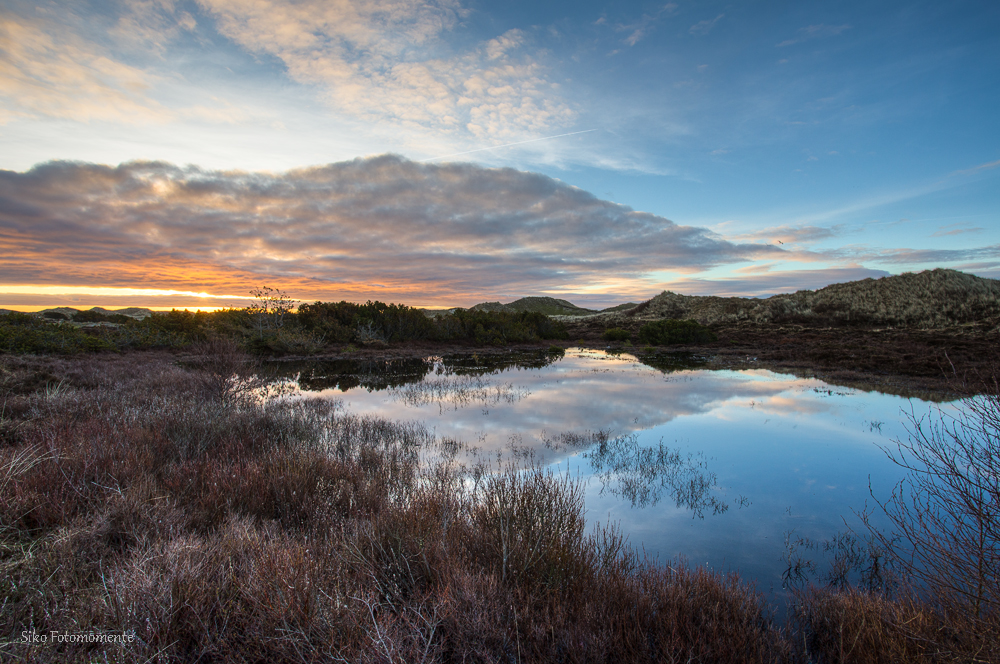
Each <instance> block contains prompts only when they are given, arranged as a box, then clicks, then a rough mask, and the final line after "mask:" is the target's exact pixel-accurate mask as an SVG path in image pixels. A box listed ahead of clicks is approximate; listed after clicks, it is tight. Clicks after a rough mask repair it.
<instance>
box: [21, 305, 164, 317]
mask: <svg viewBox="0 0 1000 664" xmlns="http://www.w3.org/2000/svg"><path fill="white" fill-rule="evenodd" d="M83 311H87V312H90V313H92V314H99V315H101V316H114V315H115V314H118V315H121V316H128V317H130V318H137V319H139V320H142V319H143V318H147V317H149V316H152V315H153V312H152V310H150V309H145V308H143V307H127V308H125V309H105V308H104V307H91V308H90V309H86V310H81V309H74V308H72V307H54V308H52V309H42V310H41V311H39V312H38V315H40V316H45V314H59V315H62V316H65V317H66V318H69V319H72V318H73V317H74V316H76V315H77V314H79V313H81V312H83ZM49 317H50V318H51V317H54V316H49ZM56 317H57V316H56Z"/></svg>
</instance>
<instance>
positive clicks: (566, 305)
mask: <svg viewBox="0 0 1000 664" xmlns="http://www.w3.org/2000/svg"><path fill="white" fill-rule="evenodd" d="M472 309H476V310H478V311H536V312H538V313H541V314H545V315H546V316H590V315H591V314H596V313H597V311H595V310H593V309H584V308H583V307H578V306H576V305H575V304H573V303H572V302H569V301H568V300H560V299H557V298H554V297H522V298H521V299H520V300H514V301H513V302H511V303H509V304H501V303H499V302H482V303H480V304H477V305H475V306H473V307H472Z"/></svg>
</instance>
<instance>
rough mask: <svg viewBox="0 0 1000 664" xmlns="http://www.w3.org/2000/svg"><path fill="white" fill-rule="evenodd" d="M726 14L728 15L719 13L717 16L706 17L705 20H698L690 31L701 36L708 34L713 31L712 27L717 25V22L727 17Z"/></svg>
mask: <svg viewBox="0 0 1000 664" xmlns="http://www.w3.org/2000/svg"><path fill="white" fill-rule="evenodd" d="M725 16H726V15H725V14H719V15H718V16H716V17H715V18H710V19H705V20H704V21H698V22H697V23H695V24H694V25H692V26H691V28H690V29H689V30H688V32H690V33H691V34H692V35H696V36H699V37H701V36H704V35H707V34H708V33H709V32H711V31H712V28H714V27H715V24H716V23H718V22H719V21H721V20H722V19H723V18H725Z"/></svg>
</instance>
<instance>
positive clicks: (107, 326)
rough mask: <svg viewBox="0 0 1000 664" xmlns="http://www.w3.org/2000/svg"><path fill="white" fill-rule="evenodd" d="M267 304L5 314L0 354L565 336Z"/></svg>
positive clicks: (490, 321)
mask: <svg viewBox="0 0 1000 664" xmlns="http://www.w3.org/2000/svg"><path fill="white" fill-rule="evenodd" d="M272 299H273V300H275V301H263V302H262V303H259V304H255V305H254V306H250V307H247V308H245V309H225V310H222V311H216V312H202V311H196V312H192V311H187V310H183V311H178V310H173V311H168V312H154V313H153V314H152V315H151V316H148V317H147V318H145V319H142V320H137V319H133V318H130V317H127V316H123V315H121V314H102V313H98V312H94V311H81V312H79V313H77V314H74V315H73V316H72V318H70V317H69V316H65V315H63V314H55V315H52V316H50V315H46V316H42V317H40V316H37V315H34V314H22V313H9V314H7V315H5V316H0V352H7V353H35V352H41V353H68V354H72V353H79V352H87V351H100V350H128V349H148V348H180V347H185V346H188V345H190V344H192V343H195V342H200V341H205V340H208V339H213V338H220V337H221V338H228V339H232V340H234V341H236V342H238V343H239V344H240V345H241V346H243V347H244V348H245V349H247V350H250V351H253V352H257V353H263V354H305V355H310V354H315V353H318V352H320V351H322V350H323V349H324V348H326V347H328V346H330V345H335V344H359V345H384V344H390V343H398V342H406V341H445V342H446V341H458V342H468V343H473V344H476V345H483V346H504V345H508V344H515V343H525V342H535V341H541V340H545V339H566V338H567V336H568V335H567V333H566V330H565V327H564V326H563V325H562V324H561V323H558V322H556V321H553V320H551V319H549V318H548V317H547V316H545V315H544V314H541V313H537V312H510V311H475V310H463V309H459V310H457V311H455V312H454V313H453V314H451V315H449V316H441V317H438V318H430V317H428V316H426V315H425V314H424V313H423V312H422V311H420V310H419V309H416V308H414V307H409V306H406V305H402V304H385V303H383V302H372V301H369V302H366V303H364V304H358V303H354V302H315V303H313V304H304V305H302V306H300V307H299V309H298V311H297V312H294V311H292V310H291V306H290V302H289V301H287V300H281V299H278V298H272ZM49 313H53V312H49ZM79 323H90V324H91V325H90V326H87V327H83V326H80V325H78V324H79ZM95 324H96V325H95Z"/></svg>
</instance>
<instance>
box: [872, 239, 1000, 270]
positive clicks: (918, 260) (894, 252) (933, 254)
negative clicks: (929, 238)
mask: <svg viewBox="0 0 1000 664" xmlns="http://www.w3.org/2000/svg"><path fill="white" fill-rule="evenodd" d="M858 253H859V254H860V255H861V256H863V258H864V260H867V261H871V262H878V263H890V264H904V265H941V264H944V263H954V262H956V261H981V260H984V259H986V260H989V259H997V258H1000V244H994V245H992V246H987V247H975V248H972V249H883V250H878V251H870V252H858Z"/></svg>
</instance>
